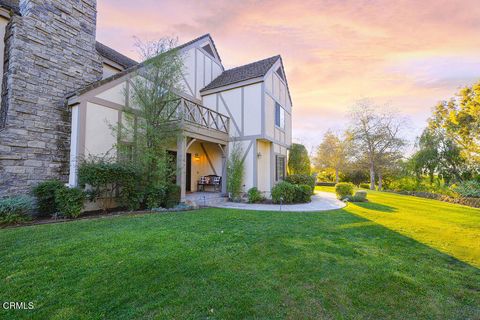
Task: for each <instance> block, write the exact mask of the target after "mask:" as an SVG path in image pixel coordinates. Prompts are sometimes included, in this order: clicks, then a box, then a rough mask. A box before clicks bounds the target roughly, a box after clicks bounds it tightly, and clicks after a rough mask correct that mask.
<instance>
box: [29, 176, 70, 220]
mask: <svg viewBox="0 0 480 320" xmlns="http://www.w3.org/2000/svg"><path fill="white" fill-rule="evenodd" d="M65 188H67V187H66V186H65V184H64V183H63V182H61V181H59V180H47V181H44V182H41V183H39V184H38V185H37V186H36V187H34V188H33V190H32V191H33V194H34V195H35V197H36V198H37V205H38V213H39V216H48V215H53V214H55V213H56V212H57V205H56V203H55V192H56V191H57V190H59V189H65Z"/></svg>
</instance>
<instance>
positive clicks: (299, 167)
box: [287, 143, 311, 174]
mask: <svg viewBox="0 0 480 320" xmlns="http://www.w3.org/2000/svg"><path fill="white" fill-rule="evenodd" d="M287 165H288V173H289V174H310V171H311V168H310V158H309V157H308V151H307V148H305V146H304V145H303V144H299V143H292V147H291V148H290V154H289V157H288V164H287Z"/></svg>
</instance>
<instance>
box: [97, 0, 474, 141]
mask: <svg viewBox="0 0 480 320" xmlns="http://www.w3.org/2000/svg"><path fill="white" fill-rule="evenodd" d="M479 17H480V5H478V1H475V0H463V1H454V0H452V1H441V0H425V1H405V0H403V1H385V0H384V1H367V0H352V1H338V0H335V1H334V0H325V1H296V2H292V1H242V2H233V1H168V0H164V1H153V0H143V1H136V2H135V3H134V4H132V2H131V1H127V0H100V1H98V17H97V18H98V21H97V23H98V28H97V38H98V39H99V41H101V42H104V43H105V44H107V45H110V46H112V47H113V48H115V49H117V50H119V51H120V52H122V53H124V54H126V55H128V56H130V57H132V58H137V57H138V56H137V54H136V52H135V50H134V47H133V43H134V39H133V37H134V36H136V37H139V38H141V39H145V40H152V39H158V38H160V37H164V36H175V37H178V38H179V42H186V41H189V40H191V39H193V38H195V37H197V36H199V35H202V34H204V33H210V34H211V35H212V37H213V39H214V40H215V42H216V45H217V48H218V50H219V52H220V55H221V57H222V60H223V62H224V65H225V67H226V68H231V67H235V66H238V65H242V64H245V63H248V62H252V61H255V60H258V59H262V58H265V57H269V56H272V55H275V54H281V55H282V57H283V61H284V64H285V68H286V71H287V77H288V81H289V85H290V91H291V95H292V99H293V106H294V114H293V117H294V118H293V135H294V139H295V140H297V141H300V142H303V143H305V144H307V145H308V146H309V147H312V146H314V145H316V144H318V141H319V139H321V136H322V134H323V132H324V131H325V130H327V129H329V128H332V129H334V130H342V129H344V128H345V126H346V123H347V115H348V111H349V109H350V108H351V106H352V105H353V104H354V103H355V101H356V100H358V99H361V98H367V97H368V98H370V99H371V100H373V101H375V102H378V103H382V104H383V103H388V105H390V106H392V107H393V108H395V109H396V110H399V111H400V112H402V113H404V114H405V115H406V116H408V117H409V119H411V121H410V123H411V128H410V129H411V130H410V135H411V136H410V137H409V138H410V139H411V140H413V139H414V137H415V135H416V134H418V133H419V131H420V130H421V129H422V127H423V126H424V125H425V120H426V118H427V117H428V115H429V113H430V110H431V108H432V107H433V105H434V104H435V103H436V102H437V101H438V100H441V99H445V98H448V97H449V96H451V95H453V94H454V93H455V91H456V90H457V89H458V88H459V87H461V86H465V85H469V84H471V83H472V82H473V81H475V80H478V79H480V19H479Z"/></svg>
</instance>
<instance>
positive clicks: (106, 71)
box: [102, 63, 120, 79]
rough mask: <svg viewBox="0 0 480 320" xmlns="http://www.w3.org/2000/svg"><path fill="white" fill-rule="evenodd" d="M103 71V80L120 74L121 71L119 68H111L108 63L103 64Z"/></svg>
mask: <svg viewBox="0 0 480 320" xmlns="http://www.w3.org/2000/svg"><path fill="white" fill-rule="evenodd" d="M102 71H103V76H102V79H105V78H108V77H110V76H113V75H114V74H116V73H119V72H120V70H118V69H117V68H114V67H112V66H109V65H108V64H106V63H103V64H102Z"/></svg>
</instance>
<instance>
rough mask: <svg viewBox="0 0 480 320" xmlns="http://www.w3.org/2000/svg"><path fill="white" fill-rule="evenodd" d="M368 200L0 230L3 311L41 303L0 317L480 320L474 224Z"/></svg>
mask: <svg viewBox="0 0 480 320" xmlns="http://www.w3.org/2000/svg"><path fill="white" fill-rule="evenodd" d="M369 197H370V199H371V203H368V204H359V205H354V204H350V205H349V206H347V207H346V208H345V209H343V210H335V211H329V212H320V213H286V212H281V213H280V212H253V211H249V212H247V211H237V210H221V209H205V210H200V211H193V212H187V213H171V214H152V215H144V216H129V217H127V216H124V217H117V218H105V219H97V220H83V221H77V222H72V223H64V224H55V225H43V226H35V227H24V228H16V229H6V230H0V243H1V244H2V245H1V246H0V259H1V264H0V265H1V268H0V297H1V298H2V301H1V302H3V301H27V302H28V301H33V302H34V303H35V309H34V310H24V311H5V310H1V309H0V318H2V319H3V318H13V317H15V318H24V319H30V318H36V319H47V318H50V319H69V318H75V319H104V318H108V319H132V318H144V319H151V318H165V319H199V318H200V319H207V318H208V319H242V318H255V319H257V318H258V319H275V318H287V319H308V318H311V319H322V318H324V319H331V318H348V319H380V318H381V319H385V318H388V319H417V318H420V319H422V318H423V319H478V318H479V317H480V307H479V306H480V271H479V269H477V268H476V267H475V265H476V262H477V261H478V259H479V257H478V254H475V253H474V252H477V251H475V250H476V249H478V246H477V247H475V243H474V241H475V239H474V238H472V239H471V240H472V241H471V242H472V243H471V244H472V245H473V246H472V247H471V251H472V252H473V254H468V252H467V253H465V254H463V253H462V252H463V250H460V249H459V248H463V247H464V246H468V243H466V242H462V241H463V240H462V236H461V235H457V234H456V233H457V232H460V233H462V232H464V231H465V230H466V231H465V232H466V233H465V234H466V236H465V238H467V237H470V236H471V235H475V233H477V234H478V230H479V228H480V226H479V223H478V219H479V211H478V210H473V209H467V208H465V207H459V206H452V205H448V204H444V203H441V204H438V203H436V202H432V201H428V200H424V199H418V201H420V202H418V204H420V205H421V207H420V208H415V203H416V201H417V198H411V197H406V198H404V197H402V196H398V195H389V194H378V193H372V194H370V195H369ZM424 206H427V207H429V208H430V206H433V208H437V209H432V212H431V214H427V213H422V212H424V211H421V210H424V209H425V208H424ZM406 208H411V209H408V210H407V209H406ZM442 208H443V209H442ZM415 210H416V211H415ZM442 210H443V211H442ZM440 211H441V212H440ZM416 212H417V213H416ZM425 212H427V211H425ZM442 212H443V213H442ZM388 215H390V216H388ZM395 216H397V218H393V217H395ZM427 218H429V219H427ZM437 220H438V221H437ZM408 221H411V223H410V222H408ZM435 221H437V222H436V223H435ZM429 224H430V225H431V226H432V228H433V229H432V230H431V231H428V232H427V231H426V230H424V228H426V226H427V225H429ZM424 226H425V227H424ZM410 227H411V228H413V229H410ZM450 227H454V228H456V229H455V230H457V232H455V233H453V232H450V231H449V230H446V229H445V230H443V229H442V228H447V229H448V228H450ZM435 230H437V231H438V230H440V231H441V232H440V234H443V236H441V235H438V234H437V232H436V231H435ZM442 237H443V238H444V241H443V243H445V245H444V244H442V241H440V240H439V239H441V238H442ZM477 239H478V238H477ZM436 248H437V249H440V250H441V251H443V252H440V251H439V250H437V249H436ZM446 253H448V254H446ZM455 257H458V258H460V259H463V260H464V261H468V262H469V263H470V264H467V263H465V262H462V261H460V260H458V259H456V258H455Z"/></svg>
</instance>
